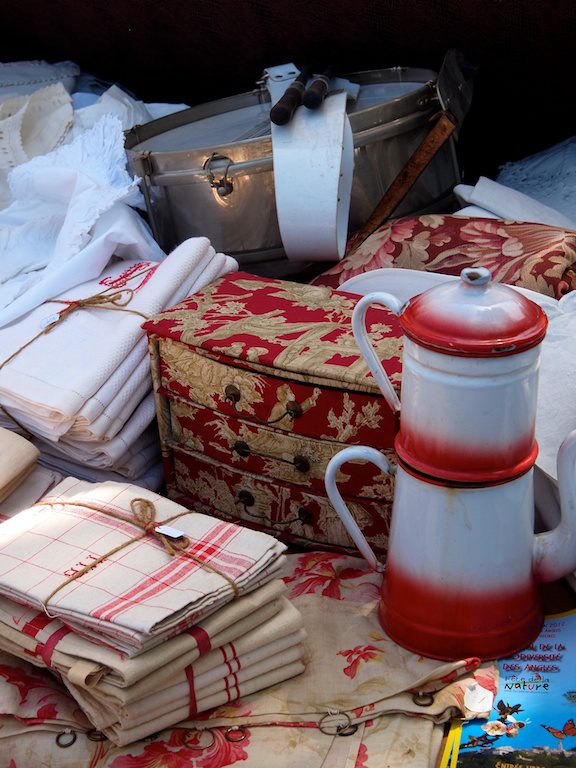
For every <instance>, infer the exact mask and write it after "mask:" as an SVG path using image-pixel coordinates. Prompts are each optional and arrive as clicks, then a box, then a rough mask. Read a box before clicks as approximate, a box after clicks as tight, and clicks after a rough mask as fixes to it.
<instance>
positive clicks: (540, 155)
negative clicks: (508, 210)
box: [496, 136, 576, 222]
mask: <svg viewBox="0 0 576 768" xmlns="http://www.w3.org/2000/svg"><path fill="white" fill-rule="evenodd" d="M496 180H497V181H498V182H499V183H500V184H505V185H506V186H507V187H510V188H512V189H514V190H516V191H518V192H522V193H523V194H525V195H529V196H530V197H532V198H534V199H535V200H538V201H539V202H540V203H542V204H543V205H547V206H548V207H550V208H554V209H555V210H557V211H559V212H560V213H562V214H564V216H568V217H569V218H570V219H571V220H572V221H575V222H576V136H572V137H571V138H569V139H567V140H566V141H563V142H561V143H560V144H556V145H555V146H553V147H550V148H548V149H545V150H543V151H542V152H537V153H536V154H534V155H530V156H529V157H525V158H523V159H522V160H518V161H516V162H511V163H506V164H505V165H503V166H502V168H501V170H500V173H499V174H498V176H497V179H496Z"/></svg>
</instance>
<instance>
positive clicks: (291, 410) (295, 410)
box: [286, 400, 303, 419]
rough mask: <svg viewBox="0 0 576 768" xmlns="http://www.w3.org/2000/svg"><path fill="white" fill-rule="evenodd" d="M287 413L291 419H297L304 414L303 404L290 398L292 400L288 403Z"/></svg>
mask: <svg viewBox="0 0 576 768" xmlns="http://www.w3.org/2000/svg"><path fill="white" fill-rule="evenodd" d="M286 413H287V414H288V416H290V418H291V419H297V418H299V417H300V416H302V413H303V411H302V406H301V405H300V403H297V402H296V400H290V402H288V403H286Z"/></svg>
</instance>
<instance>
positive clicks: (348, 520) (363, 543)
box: [325, 445, 394, 571]
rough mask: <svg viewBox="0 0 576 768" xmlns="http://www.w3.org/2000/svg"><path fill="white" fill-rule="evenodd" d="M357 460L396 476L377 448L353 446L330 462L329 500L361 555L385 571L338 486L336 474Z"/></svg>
mask: <svg viewBox="0 0 576 768" xmlns="http://www.w3.org/2000/svg"><path fill="white" fill-rule="evenodd" d="M355 460H361V461H371V462H372V464H376V466H377V467H378V468H379V469H381V470H382V472H385V473H386V474H390V475H393V474H394V468H393V467H392V465H391V464H390V463H389V461H388V460H387V459H386V457H385V456H383V455H382V454H381V453H380V451H377V450H376V449H375V448H368V447H367V446H365V445H352V446H350V447H349V448H344V450H342V451H340V452H339V453H337V454H336V455H335V456H333V457H332V458H331V459H330V461H329V462H328V466H327V467H326V475H325V481H326V492H327V494H328V498H329V499H330V501H331V502H332V506H333V507H334V509H335V510H336V512H337V513H338V515H339V516H340V519H341V520H342V523H343V524H344V527H345V528H346V530H347V531H348V533H349V534H350V536H351V537H352V541H353V542H354V544H356V546H357V547H358V549H359V550H360V553H361V554H362V555H363V556H364V557H365V558H366V560H367V561H368V563H369V564H370V566H371V567H372V568H374V570H376V571H383V570H384V566H383V565H382V563H380V562H379V561H378V560H377V559H376V555H375V554H374V552H373V551H372V549H371V547H370V545H369V544H368V542H367V540H366V537H365V536H364V534H363V533H362V531H361V530H360V528H359V526H358V523H357V522H356V520H354V518H353V517H352V515H351V514H350V510H349V509H348V507H347V506H346V504H345V503H344V499H343V498H342V495H341V493H340V491H339V490H338V486H337V484H336V474H337V473H338V470H339V469H340V467H341V466H342V464H345V463H346V462H347V461H355Z"/></svg>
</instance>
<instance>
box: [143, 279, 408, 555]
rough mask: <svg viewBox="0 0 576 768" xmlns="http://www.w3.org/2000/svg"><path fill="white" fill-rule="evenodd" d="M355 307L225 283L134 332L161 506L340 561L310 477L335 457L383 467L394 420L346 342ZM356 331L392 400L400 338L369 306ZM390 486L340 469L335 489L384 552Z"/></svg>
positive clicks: (319, 486)
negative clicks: (143, 353)
mask: <svg viewBox="0 0 576 768" xmlns="http://www.w3.org/2000/svg"><path fill="white" fill-rule="evenodd" d="M357 300H358V297H357V296H354V295H352V294H347V293H343V292H340V291H335V290H332V289H331V288H326V287H319V286H310V285H302V284H299V283H292V282H288V281H283V280H273V279H266V278H262V277H258V276H255V275H249V274H245V273H242V272H236V273H233V274H230V275H227V276H225V277H223V278H220V279H218V280H216V281H215V282H213V283H211V284H210V285H209V286H207V287H206V288H205V289H204V290H203V291H202V292H201V293H198V294H195V295H194V296H192V297H190V298H188V299H186V300H185V301H183V302H181V303H180V304H178V305H176V306H175V307H172V308H170V309H168V310H166V311H165V312H162V313H161V314H159V315H156V317H154V318H152V319H151V320H149V321H147V322H146V323H145V324H144V326H143V327H144V328H145V330H146V332H147V333H148V341H149V347H150V353H151V361H152V375H153V379H154V389H155V394H156V405H157V415H158V424H159V429H160V437H161V442H162V453H163V459H164V468H165V474H166V485H167V493H168V495H169V496H170V498H172V499H174V500H177V501H179V502H180V503H184V504H186V505H187V506H189V507H194V508H196V509H198V510H199V511H209V512H210V513H211V514H215V515H218V516H221V517H223V518H225V519H232V520H235V521H241V522H242V523H243V524H245V525H248V526H251V527H256V528H260V529H262V530H265V531H267V532H269V533H273V534H274V535H277V536H279V537H280V538H282V539H285V540H286V541H289V542H293V543H297V544H300V545H310V546H314V547H319V546H324V547H327V548H331V547H336V548H339V549H350V550H352V549H354V546H353V544H352V541H351V539H350V538H349V536H348V534H347V533H346V531H345V530H344V528H343V526H342V524H341V523H340V520H339V518H338V516H337V514H336V512H335V511H334V509H333V507H332V505H331V504H330V502H329V500H328V498H327V496H326V493H325V488H324V472H325V469H326V465H327V463H328V461H329V460H330V458H331V457H332V456H333V455H334V454H335V453H337V452H338V451H340V450H341V449H342V448H344V447H345V446H346V445H351V444H359V445H370V446H373V447H375V448H378V449H379V450H382V452H383V453H384V454H385V455H386V456H387V457H388V458H390V459H391V460H392V461H394V459H395V456H394V452H393V441H394V436H395V434H396V431H397V427H398V424H397V417H396V415H395V414H393V413H392V411H391V410H390V408H389V406H388V404H387V403H386V401H385V400H384V398H383V397H382V396H381V394H380V391H379V389H378V388H377V386H376V384H375V382H374V380H373V379H372V376H371V374H370V373H369V371H368V367H367V366H366V364H365V362H364V360H363V358H362V357H361V355H360V352H359V349H358V347H357V345H356V342H355V340H354V336H353V334H352V326H351V317H352V311H353V309H354V306H355V304H356V302H357ZM367 323H368V326H369V329H370V333H371V337H372V339H373V341H374V344H375V346H376V349H377V352H378V355H379V356H380V358H381V360H382V361H383V365H384V367H385V369H386V371H387V373H388V375H389V376H390V378H391V380H392V382H393V384H394V385H395V386H397V387H398V388H399V386H400V374H401V359H400V356H401V344H402V332H401V329H400V325H399V323H398V320H397V318H396V317H395V315H393V314H392V313H391V312H389V311H388V310H386V309H384V308H381V307H374V308H373V310H371V311H370V312H369V313H368V319H367ZM392 486H393V481H392V479H391V478H390V477H389V476H386V475H383V474H381V473H379V472H378V471H377V470H376V468H375V467H374V466H373V465H372V464H361V463H354V464H352V463H348V464H345V465H344V466H343V468H342V471H341V474H340V483H339V487H340V490H341V492H342V495H343V496H344V498H345V499H346V501H347V503H348V505H349V507H350V508H351V509H353V510H354V512H355V514H356V516H357V519H358V522H359V523H360V525H361V526H362V527H363V530H364V532H365V533H366V535H367V537H368V539H369V541H370V542H371V544H372V545H373V546H374V548H375V549H376V550H377V551H378V552H380V553H382V554H383V553H385V552H386V547H387V540H388V526H389V518H390V511H391V503H392V496H393V487H392Z"/></svg>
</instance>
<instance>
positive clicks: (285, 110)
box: [270, 67, 311, 125]
mask: <svg viewBox="0 0 576 768" xmlns="http://www.w3.org/2000/svg"><path fill="white" fill-rule="evenodd" d="M310 71H311V70H310V67H302V70H301V71H300V74H299V75H298V77H297V78H296V79H295V80H293V81H292V82H291V83H290V85H289V86H288V88H286V90H285V91H284V93H283V94H282V96H280V98H279V99H278V101H277V102H276V104H274V106H273V107H272V109H271V110H270V120H271V121H272V122H273V123H274V125H286V123H289V122H290V120H291V119H292V115H293V114H294V112H295V111H296V110H297V109H298V107H299V106H300V104H302V96H303V94H304V91H305V90H306V83H307V82H308V78H309V77H310Z"/></svg>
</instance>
